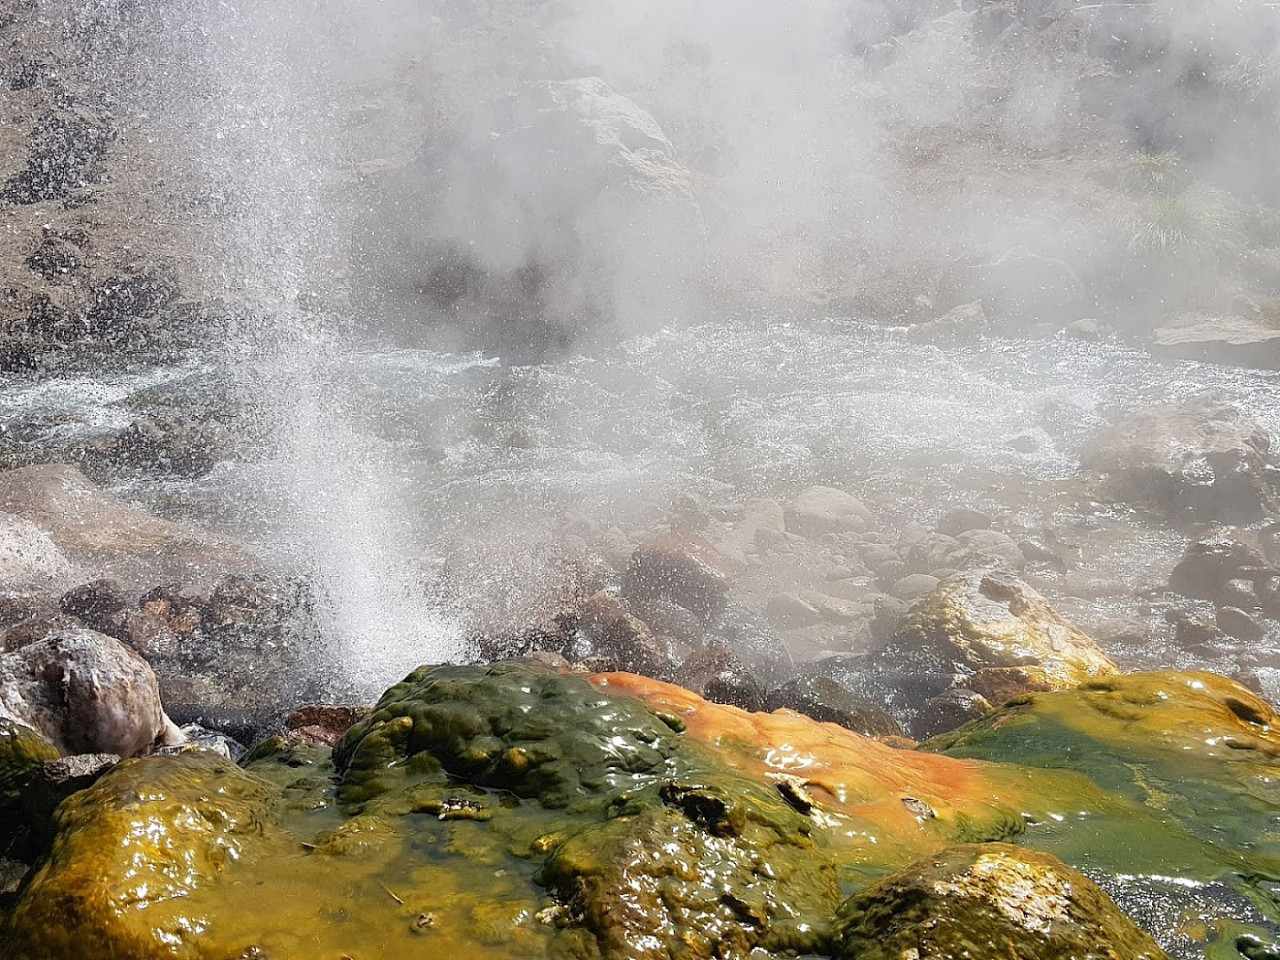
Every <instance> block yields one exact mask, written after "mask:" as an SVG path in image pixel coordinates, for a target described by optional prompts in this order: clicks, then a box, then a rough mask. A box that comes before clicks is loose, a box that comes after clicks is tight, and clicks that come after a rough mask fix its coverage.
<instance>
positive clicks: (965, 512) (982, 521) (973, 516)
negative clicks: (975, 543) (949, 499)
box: [936, 507, 991, 537]
mask: <svg viewBox="0 0 1280 960" xmlns="http://www.w3.org/2000/svg"><path fill="white" fill-rule="evenodd" d="M990 528H991V518H990V517H989V516H987V514H985V513H983V512H982V511H981V510H974V509H972V508H971V507H953V508H952V509H950V510H948V511H947V512H946V513H945V514H943V517H942V519H941V520H939V521H938V526H937V527H936V529H937V531H938V533H941V534H942V535H943V536H947V537H955V536H959V535H960V534H962V533H968V532H969V531H970V530H988V529H990Z"/></svg>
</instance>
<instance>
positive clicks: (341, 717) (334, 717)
mask: <svg viewBox="0 0 1280 960" xmlns="http://www.w3.org/2000/svg"><path fill="white" fill-rule="evenodd" d="M565 666H566V667H567V666H568V664H567V663H566V664H565ZM372 709H373V708H372V707H368V706H364V705H359V704H335V703H309V704H307V705H306V706H305V707H299V708H298V709H297V710H295V711H293V713H291V714H289V716H288V717H286V718H285V721H284V723H285V726H286V727H287V728H288V729H289V730H291V731H293V732H294V733H297V734H298V735H299V736H303V737H306V738H308V739H310V740H314V741H316V742H317V743H323V744H325V745H326V746H330V747H333V746H337V744H338V741H339V740H341V739H342V736H343V734H345V733H346V732H347V731H348V730H350V729H351V728H352V727H353V726H355V724H357V723H359V722H360V721H361V720H363V719H364V718H365V717H367V716H368V715H369V714H370V713H371V712H372ZM233 759H238V758H233Z"/></svg>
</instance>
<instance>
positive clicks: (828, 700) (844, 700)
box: [767, 660, 902, 737]
mask: <svg viewBox="0 0 1280 960" xmlns="http://www.w3.org/2000/svg"><path fill="white" fill-rule="evenodd" d="M828 666H830V665H829V664H826V663H825V662H824V661H823V660H818V661H815V662H814V663H811V664H807V665H805V668H804V672H803V673H801V674H800V676H798V677H793V678H792V679H791V680H788V681H787V682H786V683H784V684H782V686H780V687H775V688H774V689H772V690H770V691H769V697H768V700H767V704H768V708H769V709H770V710H794V711H796V712H797V713H803V714H804V715H805V716H806V717H812V718H813V719H814V720H818V721H821V722H822V723H835V724H839V725H840V726H842V727H844V728H845V729H846V730H852V731H854V732H855V733H860V734H862V735H863V736H867V737H891V736H899V735H901V733H902V728H901V727H900V726H898V722H897V721H896V720H894V719H893V717H891V716H890V715H889V713H888V712H887V711H886V710H885V709H884V707H882V706H880V705H879V704H878V703H875V702H873V701H871V700H869V699H868V698H867V697H865V696H863V695H862V693H861V691H860V690H859V689H858V687H857V686H856V685H852V684H850V683H848V682H847V679H848V673H847V671H843V670H834V671H830V670H828V669H827V667H828Z"/></svg>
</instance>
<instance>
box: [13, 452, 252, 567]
mask: <svg viewBox="0 0 1280 960" xmlns="http://www.w3.org/2000/svg"><path fill="white" fill-rule="evenodd" d="M4 513H8V514H11V515H13V516H16V517H18V518H19V519H20V520H22V521H25V523H26V524H29V525H30V527H34V528H35V529H36V530H38V531H39V532H40V534H41V535H42V536H43V538H45V539H46V540H47V541H48V543H51V544H52V545H53V547H55V548H56V549H57V551H58V552H59V553H60V554H61V556H62V557H64V558H65V559H66V561H67V562H69V563H70V564H72V565H73V566H74V567H76V568H78V569H79V571H80V577H79V582H81V583H83V582H85V581H86V580H94V579H112V580H116V581H118V582H119V583H120V584H121V586H122V587H123V588H125V589H139V590H142V589H147V588H150V587H151V586H154V585H155V584H157V583H168V582H173V581H178V582H181V583H184V584H190V585H193V586H208V585H211V584H212V583H213V582H214V581H216V580H217V579H219V578H221V577H224V576H226V575H227V574H228V573H233V572H234V573H244V572H249V571H256V570H258V569H259V568H260V565H259V563H258V561H257V559H256V558H254V557H253V555H252V554H251V553H250V552H249V551H248V549H247V548H245V547H244V546H242V545H241V544H238V543H236V542H234V541H231V540H226V539H224V538H222V537H217V536H214V535H212V534H209V533H205V532H203V531H201V530H198V529H196V528H194V527H190V526H185V525H183V524H178V523H172V522H170V521H168V520H161V519H159V518H157V517H153V516H151V515H150V514H147V513H145V512H143V511H141V510H139V509H137V508H136V507H133V506H130V505H129V504H127V503H125V502H124V501H123V500H120V499H118V498H116V497H113V496H111V495H110V494H107V493H105V492H103V491H102V490H99V489H98V488H97V487H95V486H94V485H93V484H92V483H90V482H89V480H88V479H87V478H86V477H85V476H84V474H82V473H81V472H80V471H78V470H76V469H75V468H74V467H69V466H64V465H60V464H49V465H41V466H32V467H23V468H21V469H18V470H8V471H4V472H3V473H0V515H2V514H4ZM30 527H28V528H27V529H30ZM71 585H72V584H66V586H71ZM63 589H66V587H63Z"/></svg>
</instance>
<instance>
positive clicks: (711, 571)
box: [623, 533, 734, 620]
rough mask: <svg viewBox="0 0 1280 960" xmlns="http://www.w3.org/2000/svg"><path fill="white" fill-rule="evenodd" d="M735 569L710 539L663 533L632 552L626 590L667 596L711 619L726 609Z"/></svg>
mask: <svg viewBox="0 0 1280 960" xmlns="http://www.w3.org/2000/svg"><path fill="white" fill-rule="evenodd" d="M733 572H734V571H733V569H732V567H731V565H730V564H729V561H728V560H727V559H726V558H725V557H724V555H723V554H721V553H720V552H719V551H718V550H716V548H715V546H714V545H713V544H711V543H710V542H709V541H707V540H706V539H704V538H702V537H700V536H697V535H693V534H682V533H662V534H658V535H657V536H655V537H652V538H650V539H649V540H647V541H645V542H644V543H642V544H641V545H640V546H639V547H637V548H636V551H635V553H633V554H632V555H631V563H630V565H629V566H628V567H627V574H626V578H625V579H624V581H623V594H624V595H625V596H626V597H628V598H631V597H635V598H637V599H639V600H648V599H651V598H654V597H665V598H667V599H669V600H673V601H675V602H676V603H678V604H680V606H682V607H684V608H685V609H686V610H689V611H690V612H692V613H695V614H697V615H698V616H699V617H701V618H702V619H703V620H710V619H712V618H714V617H715V616H717V615H718V614H719V613H720V612H722V611H723V610H724V605H725V600H726V598H727V596H728V592H729V587H730V586H731V584H732V582H733Z"/></svg>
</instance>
